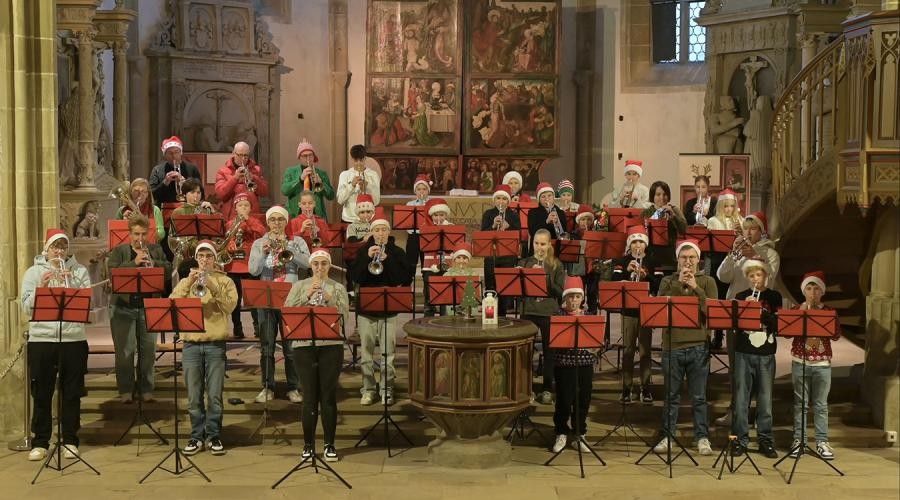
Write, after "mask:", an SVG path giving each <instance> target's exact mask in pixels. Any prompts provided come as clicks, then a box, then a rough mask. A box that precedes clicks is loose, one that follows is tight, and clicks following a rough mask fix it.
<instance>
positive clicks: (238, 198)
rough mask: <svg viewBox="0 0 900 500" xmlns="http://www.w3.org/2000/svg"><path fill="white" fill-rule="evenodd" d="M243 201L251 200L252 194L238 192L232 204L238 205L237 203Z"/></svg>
mask: <svg viewBox="0 0 900 500" xmlns="http://www.w3.org/2000/svg"><path fill="white" fill-rule="evenodd" d="M242 201H246V202H250V195H248V194H247V193H238V194H236V195H234V199H233V200H232V201H231V204H232V205H234V206H237V204H238V203H240V202H242Z"/></svg>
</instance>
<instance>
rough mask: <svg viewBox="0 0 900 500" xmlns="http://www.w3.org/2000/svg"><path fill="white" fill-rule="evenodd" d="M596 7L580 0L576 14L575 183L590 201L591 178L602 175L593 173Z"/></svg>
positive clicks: (574, 78) (574, 76)
mask: <svg viewBox="0 0 900 500" xmlns="http://www.w3.org/2000/svg"><path fill="white" fill-rule="evenodd" d="M597 15H598V10H597V8H596V6H595V5H594V2H593V0H590V1H585V0H581V1H579V3H578V7H577V12H576V13H575V45H576V47H577V48H578V50H577V52H576V56H575V74H574V75H573V77H572V79H573V81H574V82H575V89H576V90H575V186H576V187H577V188H578V189H579V193H581V196H582V197H583V198H582V199H587V200H590V199H591V197H590V193H591V191H592V190H591V180H592V177H593V180H597V181H599V180H600V178H601V176H600V175H595V176H592V175H591V174H592V173H593V150H594V148H597V149H599V148H600V144H593V141H592V140H591V139H592V138H593V137H594V81H595V73H594V58H595V57H596V51H597V50H598V44H597V40H596V32H597V29H596V25H597Z"/></svg>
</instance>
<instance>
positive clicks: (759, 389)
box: [731, 352, 775, 446]
mask: <svg viewBox="0 0 900 500" xmlns="http://www.w3.org/2000/svg"><path fill="white" fill-rule="evenodd" d="M732 370H733V373H734V387H735V393H734V398H733V399H734V420H733V421H732V424H731V432H733V433H734V435H735V436H737V437H738V441H739V442H740V443H741V444H742V445H744V446H747V443H749V442H750V435H749V433H750V429H749V427H750V425H749V423H748V413H749V412H750V398H751V396H752V392H753V388H754V387H756V442H757V444H760V445H762V444H764V443H765V444H769V445H772V444H774V442H773V440H772V384H773V383H774V381H775V355H774V354H769V355H764V356H760V355H758V354H746V353H743V352H735V353H734V365H732Z"/></svg>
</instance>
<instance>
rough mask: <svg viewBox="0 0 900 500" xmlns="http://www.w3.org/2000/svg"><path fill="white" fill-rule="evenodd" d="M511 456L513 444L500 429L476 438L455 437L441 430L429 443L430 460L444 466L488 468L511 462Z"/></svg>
mask: <svg viewBox="0 0 900 500" xmlns="http://www.w3.org/2000/svg"><path fill="white" fill-rule="evenodd" d="M511 456H512V446H511V445H510V444H509V441H507V440H505V439H503V436H501V435H500V432H499V431H494V433H493V434H491V435H489V436H482V437H479V438H475V439H459V438H456V439H454V438H450V437H448V436H447V434H446V433H444V432H441V434H440V436H438V437H437V438H436V439H434V440H433V441H431V442H430V443H428V460H429V461H430V462H431V463H432V464H434V465H440V466H442V467H453V468H456V469H487V468H490V467H497V466H500V465H503V464H506V463H509V460H510V458H511Z"/></svg>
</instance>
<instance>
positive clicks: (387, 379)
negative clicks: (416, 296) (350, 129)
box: [350, 218, 415, 406]
mask: <svg viewBox="0 0 900 500" xmlns="http://www.w3.org/2000/svg"><path fill="white" fill-rule="evenodd" d="M371 232H372V236H371V237H369V239H368V240H367V242H366V246H365V247H364V248H366V250H365V251H362V250H361V251H360V252H359V254H358V255H357V256H356V260H355V261H353V264H352V266H351V268H350V273H351V274H352V275H353V280H354V281H355V282H356V283H358V284H359V286H360V288H363V287H382V286H401V285H402V286H407V285H409V284H410V283H412V279H413V273H414V272H415V269H414V268H413V267H412V266H410V265H409V261H407V260H406V252H404V251H403V249H402V248H400V247H398V246H397V245H396V243H394V237H393V236H391V235H390V233H391V224H390V222H388V220H387V219H385V218H378V219H375V220H373V221H372V230H371ZM376 262H377V263H380V265H381V268H382V271H381V273H380V274H372V272H371V271H370V270H369V268H370V264H372V263H376ZM360 308H361V304H360V297H359V295H357V296H356V310H357V311H360ZM396 316H397V314H396V313H380V312H358V314H357V322H358V328H359V338H360V341H361V343H362V353H361V356H360V357H361V358H362V361H361V362H360V367H361V368H362V374H363V387H362V390H361V393H362V397H361V398H360V401H359V403H360V404H361V405H363V406H369V405H372V404H374V403H375V401H376V396H375V391H376V389H379V387H378V386H377V385H376V383H375V366H374V356H375V343H376V342H379V343H381V349H382V350H383V352H384V354H385V356H386V357H387V363H386V365H387V366H382V367H381V380H382V383H381V384H380V393H381V398H382V400H383V401H385V402H386V403H387V404H388V405H391V404H394V373H395V372H394V346H395V344H396V335H397V332H396V328H394V327H392V325H391V323H393V322H392V321H391V319H392V318H394V317H396ZM385 330H386V331H387V333H386V335H387V337H386V338H384V337H383V335H385Z"/></svg>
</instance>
